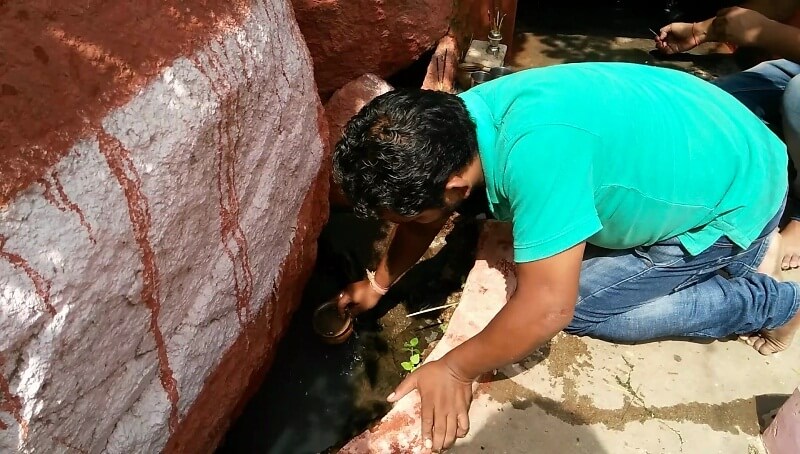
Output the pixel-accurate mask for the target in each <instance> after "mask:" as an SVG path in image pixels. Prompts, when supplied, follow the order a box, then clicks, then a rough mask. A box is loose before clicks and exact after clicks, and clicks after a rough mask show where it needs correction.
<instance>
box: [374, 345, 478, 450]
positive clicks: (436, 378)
mask: <svg viewBox="0 0 800 454" xmlns="http://www.w3.org/2000/svg"><path fill="white" fill-rule="evenodd" d="M472 382H473V380H471V379H469V378H466V377H462V376H461V375H460V374H459V373H458V372H457V371H456V370H455V369H454V368H453V367H451V366H450V365H449V364H448V363H447V359H446V358H442V359H440V360H438V361H431V362H429V363H426V364H424V365H422V366H421V367H420V368H419V369H417V370H416V371H414V372H412V373H411V374H410V375H409V376H408V377H406V378H405V380H403V382H402V383H400V385H399V386H398V387H397V389H395V392H394V393H392V394H391V395H390V396H389V402H397V401H398V400H400V399H401V398H402V397H403V396H405V395H406V394H408V393H410V392H411V391H413V390H414V389H416V390H418V391H419V394H420V399H421V405H422V439H423V440H424V441H425V447H426V448H428V449H432V450H433V451H434V452H439V451H441V450H443V449H447V448H449V447H450V446H452V445H453V443H455V440H456V438H462V437H465V436H466V435H467V432H469V406H470V404H471V403H472Z"/></svg>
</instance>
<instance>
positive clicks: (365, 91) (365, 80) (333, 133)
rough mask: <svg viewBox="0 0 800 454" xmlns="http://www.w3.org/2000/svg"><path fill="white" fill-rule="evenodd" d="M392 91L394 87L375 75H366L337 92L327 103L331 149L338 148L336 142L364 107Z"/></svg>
mask: <svg viewBox="0 0 800 454" xmlns="http://www.w3.org/2000/svg"><path fill="white" fill-rule="evenodd" d="M390 91H392V86H391V85H389V84H388V83H387V82H386V81H385V80H383V79H381V78H380V77H378V76H376V75H375V74H364V75H362V76H361V77H359V78H358V79H355V80H353V81H352V82H350V83H348V84H346V85H345V86H344V87H342V88H340V89H339V90H337V91H336V93H334V94H333V96H331V98H330V99H329V100H328V102H326V103H325V115H326V116H327V118H328V127H329V128H330V141H329V143H330V146H331V149H333V148H334V147H336V142H338V141H339V139H340V138H341V137H342V133H343V132H344V127H345V126H346V125H347V122H348V121H350V119H351V118H353V116H354V115H355V114H357V113H358V111H360V110H361V108H362V107H364V106H365V105H367V103H369V102H370V101H372V100H373V99H375V98H377V97H378V96H380V95H382V94H384V93H388V92H390Z"/></svg>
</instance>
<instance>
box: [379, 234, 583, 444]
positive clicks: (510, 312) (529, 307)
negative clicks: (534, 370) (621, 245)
mask: <svg viewBox="0 0 800 454" xmlns="http://www.w3.org/2000/svg"><path fill="white" fill-rule="evenodd" d="M584 247H585V243H583V242H581V243H580V244H578V245H577V246H574V247H572V248H570V249H568V250H567V251H564V252H562V253H560V254H557V255H555V256H553V257H550V258H546V259H542V260H538V261H535V262H529V263H522V264H518V265H517V290H516V292H515V293H514V296H512V297H511V299H510V300H509V302H508V303H507V304H506V305H505V306H504V307H503V308H502V309H501V310H500V312H498V313H497V315H496V316H495V317H494V318H493V319H492V321H491V322H489V324H488V325H487V326H486V328H484V329H483V331H481V332H480V333H479V334H477V335H476V336H475V337H473V338H471V339H469V340H468V341H466V342H464V343H463V344H461V345H459V346H458V347H456V348H455V349H453V350H452V351H450V352H449V353H448V354H446V355H445V356H444V357H442V359H440V360H438V361H431V362H428V363H426V364H425V365H423V366H422V367H420V368H419V369H417V370H416V371H415V372H413V373H411V375H409V376H408V377H406V379H405V380H403V382H402V383H401V384H400V385H399V386H398V387H397V389H396V390H395V392H394V393H392V394H391V395H390V396H389V401H390V402H396V401H397V400H399V399H401V398H402V397H403V396H405V395H406V394H408V393H409V392H411V391H412V390H414V389H417V390H419V393H420V397H421V399H422V409H421V416H422V418H421V422H422V427H421V433H422V438H423V440H425V445H426V447H428V448H432V449H433V450H434V451H435V452H438V451H440V450H442V449H446V448H448V447H450V446H452V444H453V443H454V442H455V439H456V438H457V437H464V436H465V435H466V434H467V432H468V431H469V416H468V412H469V406H470V402H471V401H472V382H473V380H474V379H476V378H477V377H478V376H479V375H481V374H482V373H484V372H488V371H490V370H493V369H496V368H499V367H501V366H504V365H506V364H511V363H514V362H517V361H519V360H521V359H523V358H525V357H526V356H528V355H530V354H531V353H532V352H533V351H535V350H536V349H537V348H539V347H540V346H541V345H543V344H544V343H545V342H547V341H548V340H550V339H551V338H552V337H553V336H555V335H556V334H557V333H558V332H559V331H561V330H562V329H564V328H565V327H566V326H567V325H568V324H569V322H570V320H572V314H573V311H574V309H575V303H576V301H577V299H578V281H579V275H580V269H581V261H582V259H583V250H584Z"/></svg>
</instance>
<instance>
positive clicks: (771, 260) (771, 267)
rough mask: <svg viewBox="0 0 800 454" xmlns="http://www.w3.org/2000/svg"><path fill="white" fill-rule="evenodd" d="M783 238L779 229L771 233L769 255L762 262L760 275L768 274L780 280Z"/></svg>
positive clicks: (759, 266) (768, 244) (759, 268)
mask: <svg viewBox="0 0 800 454" xmlns="http://www.w3.org/2000/svg"><path fill="white" fill-rule="evenodd" d="M782 240H783V238H782V236H781V234H780V233H779V232H778V229H775V230H773V231H772V233H770V235H769V239H767V241H768V242H769V243H767V253H766V254H764V259H763V260H761V264H760V265H758V269H757V270H756V271H758V272H759V273H762V274H766V275H768V276H772V277H773V278H775V279H777V278H778V271H779V269H780V266H781V260H780V254H781V242H782Z"/></svg>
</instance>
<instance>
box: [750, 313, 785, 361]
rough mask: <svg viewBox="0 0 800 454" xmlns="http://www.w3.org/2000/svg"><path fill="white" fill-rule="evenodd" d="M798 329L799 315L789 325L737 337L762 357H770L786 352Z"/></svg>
mask: <svg viewBox="0 0 800 454" xmlns="http://www.w3.org/2000/svg"><path fill="white" fill-rule="evenodd" d="M798 328H800V313H798V314H796V315H795V316H794V317H793V318H792V319H791V320H789V323H787V324H785V325H783V326H779V327H778V328H775V329H772V330H768V329H765V330H761V332H760V333H758V334H751V335H749V336H739V339H742V340H743V341H745V342H747V345H749V346H751V347H753V348H754V349H756V351H758V352H759V353H761V354H762V355H771V354H773V353H778V352H780V351H783V350H786V349H787V348H789V347H790V346H791V345H792V339H794V333H795V332H797V329H798Z"/></svg>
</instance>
